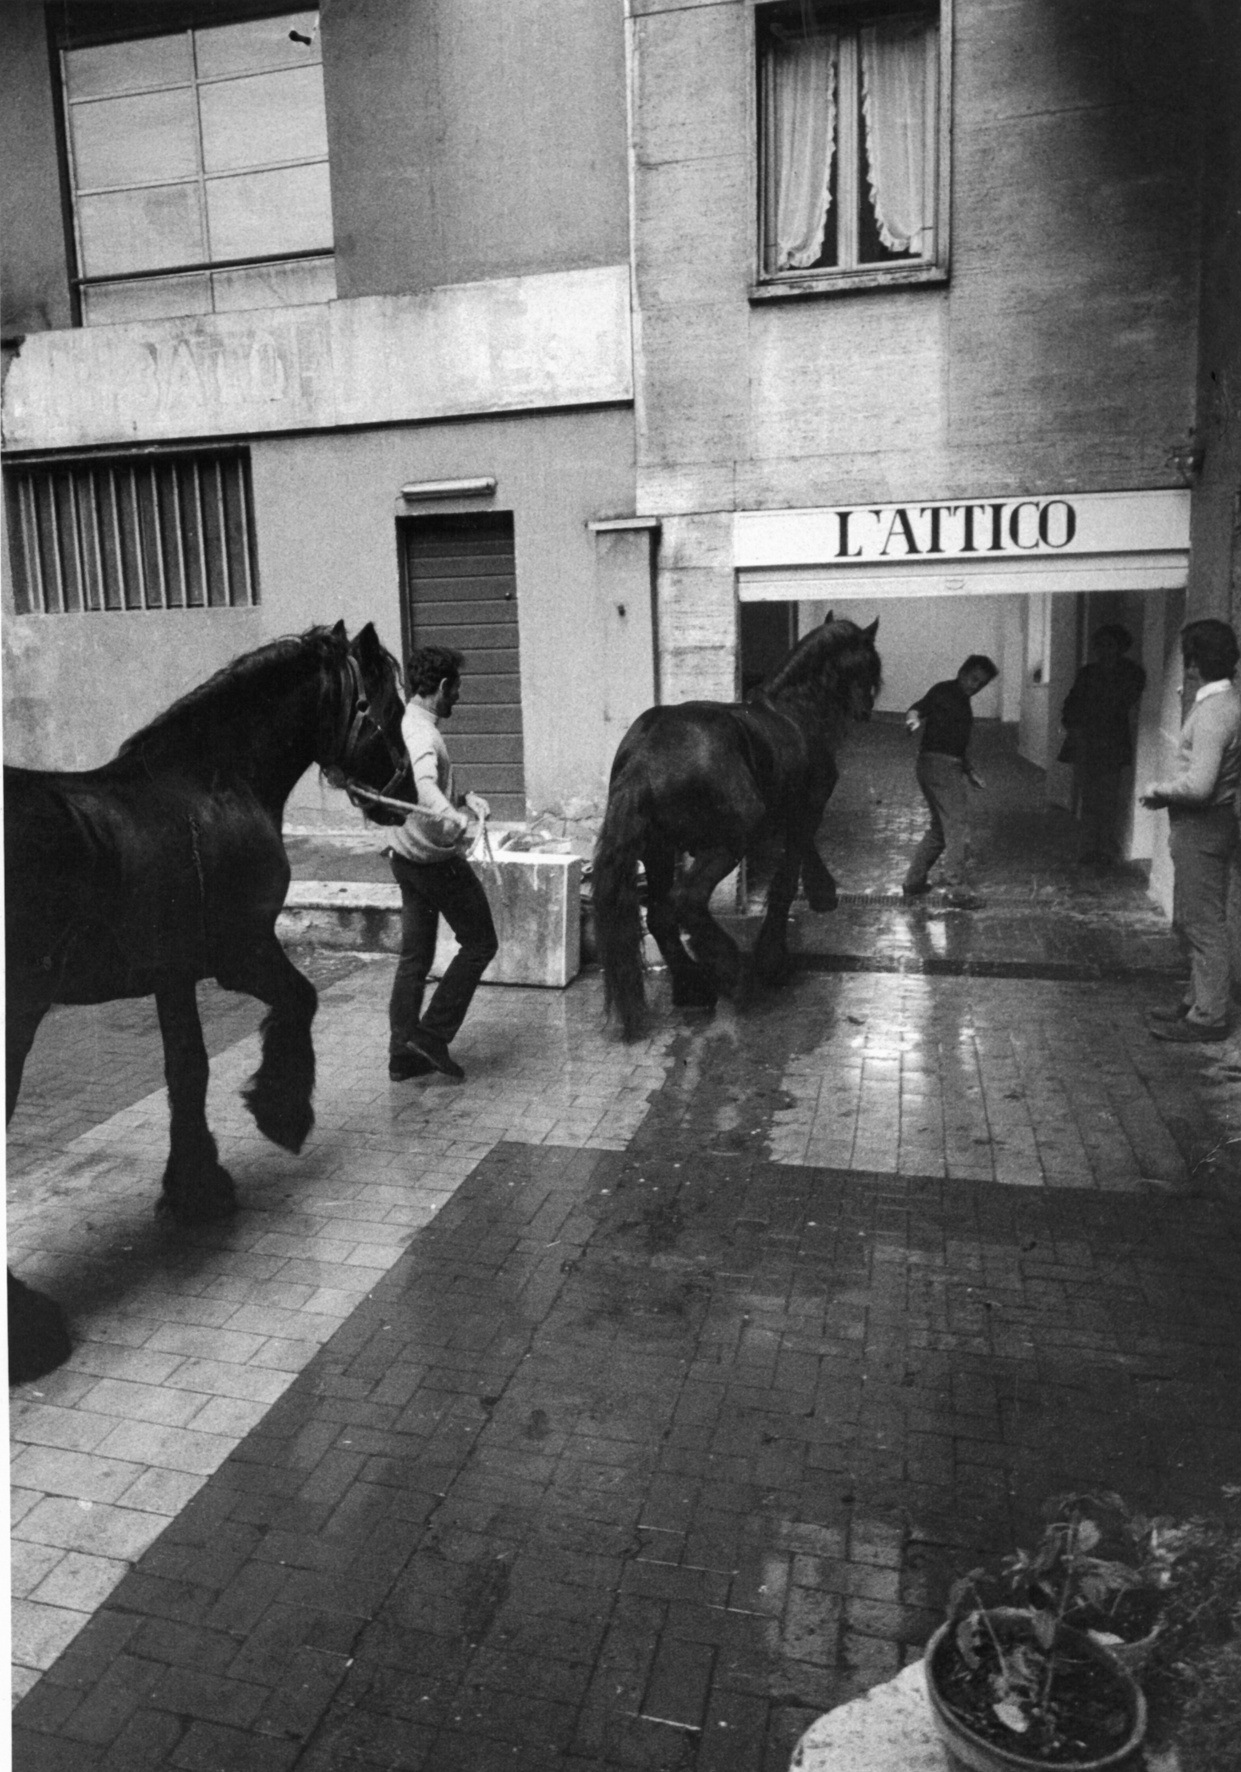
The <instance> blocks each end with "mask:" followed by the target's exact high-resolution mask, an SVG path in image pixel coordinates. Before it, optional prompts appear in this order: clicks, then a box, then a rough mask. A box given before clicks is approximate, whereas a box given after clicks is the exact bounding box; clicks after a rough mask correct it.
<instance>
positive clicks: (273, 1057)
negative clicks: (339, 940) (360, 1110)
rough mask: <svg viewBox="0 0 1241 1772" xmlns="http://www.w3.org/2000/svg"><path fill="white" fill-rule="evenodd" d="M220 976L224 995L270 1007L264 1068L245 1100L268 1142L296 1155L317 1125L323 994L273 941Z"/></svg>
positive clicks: (266, 1018)
mask: <svg viewBox="0 0 1241 1772" xmlns="http://www.w3.org/2000/svg"><path fill="white" fill-rule="evenodd" d="M216 976H217V978H218V979H219V982H220V983H221V984H222V985H223V987H224V989H225V990H227V991H247V992H248V993H249V994H250V996H252V997H257V998H258V999H259V1001H260V1002H261V1003H266V1004H267V1006H268V1013H267V1014H266V1015H265V1016H264V1017H263V1058H262V1062H261V1063H260V1065H259V1068H258V1070H257V1071H255V1073H254V1075H253V1076H252V1077H251V1078H250V1081H249V1082H248V1083H247V1084H246V1086H245V1088H244V1089H243V1090H242V1100H243V1101H244V1102H245V1104H246V1106H247V1107H248V1108H249V1110H250V1112H251V1113H252V1114H253V1115H254V1123H255V1125H256V1126H257V1127H258V1129H259V1131H260V1132H261V1133H262V1134H263V1136H264V1138H270V1139H271V1141H272V1143H273V1144H278V1145H280V1146H281V1148H282V1149H284V1150H286V1151H293V1152H294V1153H296V1152H297V1151H300V1150H301V1148H302V1146H303V1145H304V1144H305V1142H306V1140H307V1138H308V1137H309V1135H310V1129H311V1127H312V1126H313V1125H314V1123H315V1111H314V1108H313V1107H312V1106H311V1104H310V1098H311V1096H312V1095H313V1094H314V1087H315V1049H314V1043H313V1041H312V1040H311V1037H310V1024H311V1022H312V1021H313V1020H314V1015H315V1010H316V1008H317V1007H318V1003H319V993H318V991H316V989H315V987H314V985H312V984H311V982H310V980H309V979H308V978H305V977H303V975H302V974H301V973H300V972H299V971H298V970H297V967H296V966H295V965H294V964H293V962H292V960H290V958H289V956H288V955H287V954H286V953H285V951H284V949H283V948H282V947H281V945H280V943H279V942H278V941H277V940H276V937H275V936H274V935H271V936H268V937H266V938H265V939H264V940H263V941H261V942H256V943H255V945H254V946H253V947H252V948H251V949H250V950H249V951H248V953H246V954H245V956H244V957H243V958H242V959H241V960H240V961H239V962H238V963H237V965H236V967H235V969H234V970H232V971H230V972H229V973H228V975H227V977H226V976H225V974H224V973H223V972H219V973H217V974H216Z"/></svg>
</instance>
